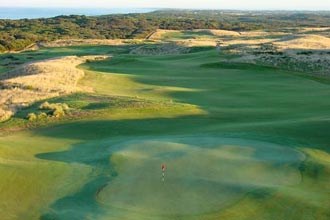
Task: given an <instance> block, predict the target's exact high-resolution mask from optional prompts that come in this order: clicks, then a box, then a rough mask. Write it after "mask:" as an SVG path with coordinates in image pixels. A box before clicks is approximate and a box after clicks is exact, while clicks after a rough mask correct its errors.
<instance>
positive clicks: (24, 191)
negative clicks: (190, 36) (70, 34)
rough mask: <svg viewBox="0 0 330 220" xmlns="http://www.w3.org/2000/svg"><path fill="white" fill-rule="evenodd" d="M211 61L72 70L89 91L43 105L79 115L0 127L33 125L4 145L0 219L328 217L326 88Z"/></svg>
mask: <svg viewBox="0 0 330 220" xmlns="http://www.w3.org/2000/svg"><path fill="white" fill-rule="evenodd" d="M110 50H112V51H115V50H116V48H115V47H113V48H112V47H109V48H107V47H73V48H60V49H47V50H44V51H38V52H36V53H40V54H41V55H38V56H36V57H39V56H40V57H49V56H53V55H54V56H57V55H59V54H62V55H69V54H84V53H91V54H92V53H96V54H102V53H105V52H106V51H108V52H109V51H110ZM114 53H115V52H114ZM15 56H23V57H24V56H25V55H24V54H22V55H15ZM222 56H224V58H226V56H225V55H222ZM22 59H23V58H22ZM34 59H39V58H34ZM219 60H220V57H219V55H217V53H216V51H215V50H214V51H213V50H207V51H206V50H197V51H196V52H194V53H189V54H183V55H166V56H165V55H164V56H135V55H128V54H125V53H123V52H120V53H116V54H115V57H114V58H113V59H112V60H105V61H98V62H90V63H86V64H83V65H81V66H80V68H82V69H84V70H85V71H86V77H85V78H84V79H83V80H81V82H80V83H81V84H82V85H85V86H90V87H93V88H94V90H95V93H94V94H72V95H69V96H66V97H59V98H55V99H52V100H50V101H51V102H61V103H68V104H69V106H72V107H73V108H74V109H75V111H76V112H78V113H81V114H82V115H81V117H75V118H63V119H59V120H52V121H46V122H40V123H38V122H37V123H36V124H32V125H31V124H29V122H27V121H26V119H24V115H25V114H27V113H28V112H30V111H38V109H37V106H38V103H36V104H35V105H33V106H31V107H29V108H27V109H24V110H22V111H21V112H19V113H18V114H17V115H16V116H15V117H14V118H13V119H12V120H10V121H8V122H5V123H3V124H2V125H1V129H3V131H6V132H8V129H9V128H10V129H11V130H15V129H18V128H19V127H21V126H27V127H33V129H30V130H25V131H21V132H16V133H9V134H8V133H3V134H2V135H1V136H0V172H1V175H2V178H1V179H0V196H1V197H0V198H1V199H0V214H1V219H4V220H7V219H8V220H9V219H10V220H11V219H41V220H51V219H52V220H53V219H56V220H75V219H77V220H78V219H79V220H81V219H98V220H109V219H164V220H165V219H189V220H190V219H246V220H248V219H294V220H295V219H297V220H301V219H308V220H309V219H329V217H330V212H329V207H330V201H329V198H328V194H329V192H330V188H329V184H328V183H329V181H330V165H329V164H330V154H329V153H330V150H329V143H330V136H329V128H330V113H329V109H330V102H329V101H328V100H327V97H329V95H330V87H329V84H327V83H322V82H320V81H315V80H313V79H311V78H306V77H301V76H300V75H297V74H295V73H290V72H287V71H281V70H279V69H274V68H267V67H260V66H256V65H245V64H236V63H230V64H228V63H219V62H218V61H219ZM39 126H41V127H39ZM6 129H7V130H6ZM162 163H166V164H167V166H168V171H167V172H166V178H165V181H164V182H163V181H162V180H161V169H160V165H161V164H162Z"/></svg>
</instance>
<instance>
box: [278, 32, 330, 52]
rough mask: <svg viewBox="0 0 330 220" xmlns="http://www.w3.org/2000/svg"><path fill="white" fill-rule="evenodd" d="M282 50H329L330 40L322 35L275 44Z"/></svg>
mask: <svg viewBox="0 0 330 220" xmlns="http://www.w3.org/2000/svg"><path fill="white" fill-rule="evenodd" d="M275 44H276V45H277V46H278V47H279V48H281V49H313V50H325V49H327V50H329V49H330V38H328V37H324V36H320V35H311V34H310V35H301V36H298V37H297V38H295V39H288V40H286V41H279V42H275Z"/></svg>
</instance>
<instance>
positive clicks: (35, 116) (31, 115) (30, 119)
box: [26, 113, 38, 121]
mask: <svg viewBox="0 0 330 220" xmlns="http://www.w3.org/2000/svg"><path fill="white" fill-rule="evenodd" d="M26 118H27V119H28V120H29V121H35V120H37V118H38V117H37V115H36V114H35V113H29V114H28V115H27V117H26Z"/></svg>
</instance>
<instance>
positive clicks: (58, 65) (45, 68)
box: [0, 56, 107, 121]
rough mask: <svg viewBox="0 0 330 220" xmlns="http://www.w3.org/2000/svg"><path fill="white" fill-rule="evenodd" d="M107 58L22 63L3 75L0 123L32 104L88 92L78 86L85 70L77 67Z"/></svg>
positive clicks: (0, 95) (69, 58)
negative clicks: (60, 96) (21, 108)
mask: <svg viewBox="0 0 330 220" xmlns="http://www.w3.org/2000/svg"><path fill="white" fill-rule="evenodd" d="M105 58H107V56H84V57H77V56H67V57H61V58H56V59H49V60H44V61H39V62H34V63H29V64H25V65H23V66H21V67H18V68H17V69H15V70H13V71H10V72H8V73H6V74H4V75H2V76H1V77H2V80H0V85H1V86H2V89H1V92H0V121H3V120H6V119H8V118H10V117H11V115H12V114H14V112H15V111H16V110H17V109H19V108H20V107H24V106H27V105H29V104H31V103H33V102H35V101H38V100H42V99H46V98H51V97H56V96H59V95H62V94H69V93H73V92H78V91H86V90H89V91H90V89H89V88H87V87H80V86H78V85H77V83H78V81H79V80H80V79H81V78H82V77H84V71H83V70H80V69H78V68H77V66H78V65H79V64H82V63H84V62H86V61H87V60H95V59H105Z"/></svg>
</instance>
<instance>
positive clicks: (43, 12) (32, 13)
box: [0, 7, 157, 19]
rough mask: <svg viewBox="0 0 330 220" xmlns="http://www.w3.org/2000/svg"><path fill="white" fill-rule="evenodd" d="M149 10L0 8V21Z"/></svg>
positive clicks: (149, 10)
mask: <svg viewBox="0 0 330 220" xmlns="http://www.w3.org/2000/svg"><path fill="white" fill-rule="evenodd" d="M155 10H157V9H155V8H154V9H151V8H112V9H111V8H19V7H17V8H3V7H0V19H23V18H29V19H31V18H49V17H55V16H59V15H89V16H93V15H107V14H127V13H145V12H151V11H155Z"/></svg>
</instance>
